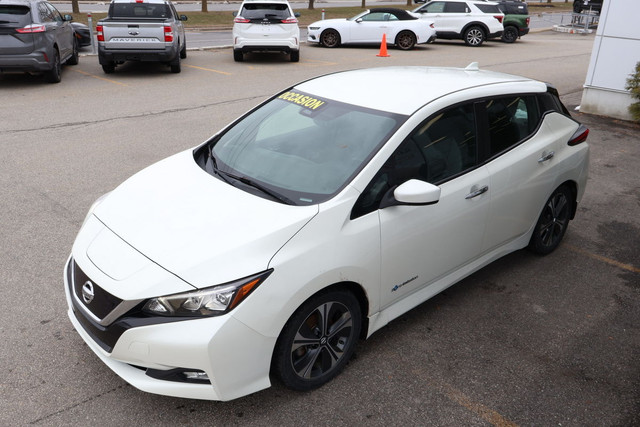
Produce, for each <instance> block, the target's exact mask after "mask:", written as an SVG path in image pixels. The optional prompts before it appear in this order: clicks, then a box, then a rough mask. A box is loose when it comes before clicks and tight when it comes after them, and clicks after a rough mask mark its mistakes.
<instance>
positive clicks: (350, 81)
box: [64, 63, 589, 400]
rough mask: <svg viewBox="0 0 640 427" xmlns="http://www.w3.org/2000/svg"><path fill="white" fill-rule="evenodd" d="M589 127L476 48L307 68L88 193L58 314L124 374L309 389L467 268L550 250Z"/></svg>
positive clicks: (550, 94)
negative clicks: (474, 59)
mask: <svg viewBox="0 0 640 427" xmlns="http://www.w3.org/2000/svg"><path fill="white" fill-rule="evenodd" d="M390 82H391V83H392V84H390ZM416 82H427V83H428V84H416ZM588 132H589V131H588V129H587V128H586V127H584V126H583V125H581V124H580V123H578V122H577V121H575V120H574V119H573V118H572V117H571V116H570V114H569V112H568V111H567V109H566V108H565V107H564V106H563V105H562V103H561V102H560V100H559V98H558V93H557V91H556V90H555V89H554V88H553V87H551V86H549V85H547V84H545V83H541V82H538V81H534V80H530V79H527V78H524V77H518V76H512V75H507V74H502V73H497V72H492V71H485V70H480V69H479V68H478V66H477V64H476V63H474V64H470V65H469V66H468V67H467V68H465V69H457V68H435V67H434V68H432V67H406V66H402V67H388V68H372V69H363V70H356V71H346V72H338V73H333V74H330V75H327V76H323V77H317V78H314V79H310V80H307V81H305V82H302V83H299V84H297V85H295V86H293V87H290V88H288V89H285V90H284V91H282V92H279V93H277V94H275V95H274V96H273V97H271V98H270V99H268V100H266V101H265V102H263V103H262V104H261V105H260V106H258V107H256V108H254V109H252V110H251V111H249V112H248V113H246V114H245V115H244V116H242V117H241V118H239V119H238V120H235V121H233V122H232V123H231V124H230V125H228V126H227V127H225V128H224V129H222V130H221V131H219V132H218V133H216V134H215V135H214V136H213V137H211V138H210V139H209V140H207V141H206V142H204V143H202V144H200V145H199V146H197V147H195V148H194V149H189V150H186V151H184V152H181V153H179V154H176V155H174V156H172V157H169V158H167V159H165V160H162V161H160V162H158V163H156V164H155V165H152V166H150V167H148V168H147V169H145V170H143V171H141V172H139V173H138V174H136V175H134V176H133V177H131V178H129V179H128V180H126V181H125V182H124V183H122V184H121V185H120V186H118V187H117V188H116V189H115V190H113V191H112V192H110V193H108V194H107V195H105V196H103V197H101V198H100V199H98V201H96V203H94V205H93V206H92V207H91V209H90V210H89V213H88V214H87V216H86V219H85V221H84V223H83V225H82V227H81V229H80V232H79V234H78V236H77V238H76V240H75V243H74V244H73V248H72V250H71V256H70V257H69V259H68V261H67V264H66V267H65V272H64V283H65V286H64V287H65V292H66V299H67V304H68V316H69V318H70V320H71V322H72V323H73V326H74V328H75V329H76V330H77V331H78V333H79V334H80V336H81V337H82V339H83V340H84V341H85V342H86V343H87V345H88V347H89V348H90V349H91V350H92V351H93V352H95V353H96V354H97V356H98V357H99V358H100V359H101V360H102V361H103V362H104V363H105V364H107V365H108V366H109V368H111V369H112V370H113V371H115V372H116V373H117V374H118V375H120V376H121V377H122V378H123V379H125V380H126V381H127V382H129V383H130V384H132V385H133V386H135V387H137V388H139V389H141V390H145V391H149V392H152V393H158V394H164V395H170V396H178V397H185V398H195V399H212V400H230V399H234V398H237V397H240V396H244V395H247V394H249V393H253V392H256V391H258V390H260V389H264V388H266V387H269V385H270V384H271V381H272V379H279V380H280V381H282V382H283V383H284V384H285V385H286V386H287V387H291V388H293V389H297V390H308V389H312V388H315V387H318V386H320V385H322V384H324V383H326V382H327V381H329V380H330V379H331V378H333V377H335V376H336V375H337V374H338V373H339V372H340V371H341V370H342V368H344V366H345V364H346V363H347V361H348V360H349V358H350V356H351V355H352V353H353V351H354V348H355V346H356V343H357V342H358V340H359V338H361V337H362V338H364V337H369V336H370V335H371V334H372V333H374V332H375V331H377V330H379V329H380V328H382V327H383V326H384V325H385V324H387V323H388V322H390V321H391V320H392V319H394V318H396V317H398V316H400V315H401V314H403V313H405V312H406V311H408V310H410V309H412V308H413V307H415V306H417V305H419V304H420V303H422V302H424V301H426V300H427V299H429V298H431V297H432V296H434V295H436V294H437V293H439V292H441V291H442V290H444V289H446V288H447V287H449V286H451V285H453V284H454V283H456V282H458V281H460V280H461V279H463V278H464V277H466V276H468V275H470V274H472V273H473V272H474V271H476V270H478V269H480V268H482V267H483V266H485V265H487V264H489V263H491V262H492V261H494V260H496V259H498V258H500V257H502V256H504V255H506V254H508V253H510V252H512V251H516V250H518V249H521V248H525V247H529V248H530V249H531V250H532V251H533V252H534V253H537V254H548V253H550V252H552V251H553V250H554V249H556V248H557V247H558V245H560V243H561V241H562V238H563V236H564V234H565V232H566V231H567V227H568V225H569V221H570V220H571V219H572V218H573V217H574V215H575V214H576V212H577V205H578V203H579V202H580V200H581V198H582V196H583V194H584V190H585V185H586V182H587V175H588V172H587V171H588V158H589V146H588V144H587V143H586V142H585V140H586V138H587V135H588ZM93 173H94V174H95V173H96V172H95V171H94V172H93ZM98 173H99V172H98ZM514 327H517V326H514ZM96 372H97V371H96ZM100 372H102V371H100ZM97 375H98V374H97V373H96V376H97ZM100 375H102V374H100ZM94 380H95V379H93V380H91V379H88V381H94Z"/></svg>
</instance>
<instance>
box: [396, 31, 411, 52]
mask: <svg viewBox="0 0 640 427" xmlns="http://www.w3.org/2000/svg"><path fill="white" fill-rule="evenodd" d="M398 47H400V49H411V47H413V37H411V35H410V34H400V36H399V37H398Z"/></svg>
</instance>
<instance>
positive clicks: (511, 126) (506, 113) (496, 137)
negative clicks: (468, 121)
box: [486, 95, 540, 157]
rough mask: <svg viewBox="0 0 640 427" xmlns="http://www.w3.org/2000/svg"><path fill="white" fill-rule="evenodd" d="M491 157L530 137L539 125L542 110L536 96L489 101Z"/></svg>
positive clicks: (488, 116)
mask: <svg viewBox="0 0 640 427" xmlns="http://www.w3.org/2000/svg"><path fill="white" fill-rule="evenodd" d="M486 109H487V119H488V125H489V155H490V157H492V156H494V155H496V154H498V153H500V152H502V151H504V150H506V149H508V148H510V147H512V146H514V145H516V144H518V143H519V142H520V141H523V140H524V139H526V138H528V137H529V136H531V135H532V134H533V132H534V131H535V130H536V129H537V127H538V122H539V121H540V112H539V109H538V103H537V101H536V98H535V97H534V96H528V95H527V96H509V97H504V98H495V99H491V100H489V101H487V103H486Z"/></svg>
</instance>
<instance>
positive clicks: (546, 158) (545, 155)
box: [538, 151, 556, 163]
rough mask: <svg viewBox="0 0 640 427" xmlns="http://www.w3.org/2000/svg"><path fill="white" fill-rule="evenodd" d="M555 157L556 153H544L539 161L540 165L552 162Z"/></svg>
mask: <svg viewBox="0 0 640 427" xmlns="http://www.w3.org/2000/svg"><path fill="white" fill-rule="evenodd" d="M555 155H556V153H555V152H553V151H549V152H548V153H547V154H545V153H544V152H543V153H542V157H540V158H539V159H538V163H543V162H546V161H547V160H551V159H552V158H553V156H555Z"/></svg>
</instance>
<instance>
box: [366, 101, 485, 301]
mask: <svg viewBox="0 0 640 427" xmlns="http://www.w3.org/2000/svg"><path fill="white" fill-rule="evenodd" d="M477 158H478V157H477V138H476V128H475V116H474V106H473V104H468V105H462V106H457V107H454V108H451V109H447V110H445V111H442V112H440V113H438V114H436V115H434V116H431V117H430V118H429V119H427V120H426V121H424V122H423V123H422V124H421V125H420V126H418V127H417V128H416V129H415V130H414V132H413V133H412V134H411V135H410V137H408V138H407V139H406V140H405V141H404V142H403V143H402V144H401V145H400V146H399V147H398V149H397V150H396V151H395V152H394V154H393V155H391V156H390V158H389V159H388V160H387V162H386V163H385V165H384V166H383V167H382V168H381V170H380V171H379V172H378V173H377V174H376V176H375V177H374V179H373V180H372V181H371V183H370V184H369V185H368V186H367V188H366V189H365V191H364V192H363V194H362V195H361V196H360V198H359V199H358V202H357V203H356V207H355V208H354V214H355V215H360V214H364V213H366V212H368V211H370V210H372V208H373V209H376V208H377V206H378V205H379V201H380V200H382V199H383V197H384V194H385V193H388V192H389V191H393V189H394V188H395V187H396V186H398V185H400V184H402V183H404V182H406V181H408V180H410V179H419V180H422V181H426V182H430V183H432V184H434V185H437V186H439V187H440V189H441V195H440V199H439V201H438V202H437V203H435V204H432V205H427V206H391V207H386V208H384V209H377V212H378V215H379V221H380V239H381V243H380V247H381V249H380V251H381V273H380V277H381V287H382V289H381V292H380V294H381V301H380V303H381V308H384V307H386V306H388V305H390V304H392V303H393V302H395V301H397V300H399V299H400V298H403V297H405V296H407V295H409V294H411V293H412V292H414V291H416V290H418V289H420V288H422V287H424V286H428V285H429V284H431V283H433V282H434V281H435V280H437V279H438V278H441V277H443V276H445V275H446V274H447V273H450V272H452V271H454V270H456V269H457V268H459V267H460V266H462V265H464V264H466V263H468V262H469V261H471V260H472V259H473V258H475V257H476V256H477V255H478V253H479V251H480V249H481V244H482V238H483V233H484V225H485V221H486V217H487V214H488V210H489V193H488V189H489V187H488V185H489V176H488V171H487V170H486V168H485V167H483V166H480V167H478V166H477Z"/></svg>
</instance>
